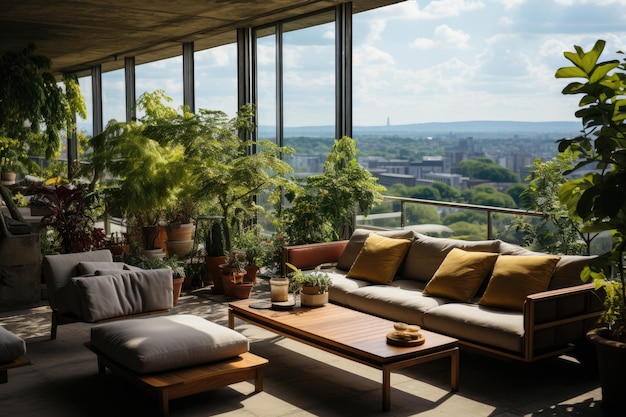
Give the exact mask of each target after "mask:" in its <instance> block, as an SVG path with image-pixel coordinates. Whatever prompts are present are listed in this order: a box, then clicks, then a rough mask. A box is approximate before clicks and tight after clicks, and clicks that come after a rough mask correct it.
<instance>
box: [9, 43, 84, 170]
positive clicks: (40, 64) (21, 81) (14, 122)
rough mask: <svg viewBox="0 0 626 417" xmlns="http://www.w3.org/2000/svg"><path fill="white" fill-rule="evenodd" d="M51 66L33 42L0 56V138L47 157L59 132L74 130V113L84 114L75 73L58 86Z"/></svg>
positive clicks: (55, 150) (53, 150)
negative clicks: (24, 146) (25, 146)
mask: <svg viewBox="0 0 626 417" xmlns="http://www.w3.org/2000/svg"><path fill="white" fill-rule="evenodd" d="M51 65H52V63H51V61H50V59H49V58H47V57H45V56H42V55H37V54H36V53H35V45H34V44H30V45H28V46H26V47H25V48H24V49H22V50H21V51H18V52H6V53H4V54H3V55H0V80H2V82H0V103H2V104H1V105H0V137H4V138H10V139H16V140H18V141H20V145H22V147H23V144H27V145H28V151H29V152H30V153H31V154H35V155H42V156H45V157H46V158H48V159H52V158H54V157H56V156H57V155H58V153H59V151H60V147H61V141H60V134H61V132H62V131H65V132H72V131H74V130H75V128H76V122H75V116H76V115H77V114H78V115H79V116H80V117H82V118H83V119H85V118H86V117H87V110H86V105H85V100H84V97H83V96H82V94H81V93H80V88H79V86H78V80H77V78H76V76H75V75H70V74H67V75H65V76H64V77H63V80H62V81H63V84H64V85H63V87H61V86H60V85H59V84H58V83H57V80H56V79H55V77H54V75H53V74H52V73H51V72H50V68H51ZM22 162H24V163H26V162H28V161H27V160H26V159H23V160H22Z"/></svg>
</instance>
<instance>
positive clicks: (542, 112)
mask: <svg viewBox="0 0 626 417" xmlns="http://www.w3.org/2000/svg"><path fill="white" fill-rule="evenodd" d="M353 22H354V23H353V101H354V114H353V124H354V125H355V126H373V125H385V124H387V123H390V124H392V125H400V124H411V123H427V122H451V121H470V120H511V121H576V120H577V119H576V118H575V117H574V112H575V111H576V110H577V108H578V99H579V97H577V96H563V95H562V94H561V90H562V89H563V87H565V85H567V83H568V82H570V81H568V80H563V79H556V78H555V77H554V74H555V72H556V70H557V69H558V68H559V67H563V66H568V65H569V61H567V60H566V59H565V58H564V57H563V52H564V51H573V50H574V45H580V46H581V47H583V49H585V50H589V49H590V48H591V47H592V46H593V44H594V43H595V41H596V40H597V39H604V40H606V42H607V43H606V48H605V52H604V54H603V56H602V57H601V59H602V60H609V59H622V56H621V55H618V54H616V52H617V51H618V50H620V49H624V50H625V51H626V0H408V1H404V2H401V3H399V4H395V5H392V6H388V7H385V8H381V9H376V10H373V11H369V12H365V13H360V14H356V15H354V17H353ZM284 45H285V67H284V74H285V87H284V89H285V125H286V126H310V125H332V124H333V123H334V76H333V67H334V25H332V24H327V25H322V26H320V27H315V28H310V29H307V30H302V31H295V32H286V34H285V42H284ZM181 67H182V59H181V58H180V57H177V58H172V59H170V60H166V61H162V62H158V63H152V64H147V65H143V66H138V68H137V81H136V84H137V90H138V95H139V94H141V92H142V91H153V90H154V89H156V88H162V89H164V90H165V92H166V94H167V95H168V96H170V97H172V98H173V102H172V105H173V106H174V107H177V106H179V105H180V104H182V87H183V86H182V69H181ZM195 71H196V82H197V91H196V107H197V108H207V109H218V110H223V111H225V112H226V113H227V114H229V115H234V112H235V110H236V79H235V78H234V76H235V71H236V48H235V46H234V45H227V46H224V47H220V48H216V49H212V50H207V51H202V52H197V53H196V57H195ZM273 74H274V49H273V42H272V41H271V39H266V40H262V41H261V42H260V43H259V79H260V81H261V82H260V85H259V96H260V98H261V100H262V101H260V103H267V104H266V105H260V107H259V109H258V111H259V117H260V120H261V123H262V124H273V122H274V119H275V118H274V107H273V102H272V101H273V94H274V93H273V88H274V85H273V82H272V79H273ZM81 85H82V86H84V87H89V82H88V80H87V82H81ZM103 87H104V99H105V102H104V104H103V108H104V120H105V122H106V121H107V120H109V119H111V118H117V119H120V120H121V119H123V117H124V110H123V109H124V100H123V95H122V94H123V91H124V89H123V73H122V72H121V71H117V72H115V73H111V74H104V75H103ZM83 93H84V94H85V97H86V98H87V102H88V103H90V94H89V91H88V88H84V89H83ZM89 106H90V104H89Z"/></svg>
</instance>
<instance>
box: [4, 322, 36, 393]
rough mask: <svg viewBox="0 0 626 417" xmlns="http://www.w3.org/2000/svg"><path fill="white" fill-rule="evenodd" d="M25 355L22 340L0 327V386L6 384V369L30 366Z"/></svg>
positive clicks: (7, 377) (24, 343) (24, 346)
mask: <svg viewBox="0 0 626 417" xmlns="http://www.w3.org/2000/svg"><path fill="white" fill-rule="evenodd" d="M25 354H26V342H24V339H22V338H21V337H19V336H17V335H15V334H13V333H11V332H10V331H8V330H7V329H5V328H4V327H2V326H0V384H4V383H6V382H8V380H9V376H8V372H7V370H8V369H11V368H16V367H18V366H23V365H29V364H30V361H29V360H28V359H27V358H26V357H25V356H24V355H25Z"/></svg>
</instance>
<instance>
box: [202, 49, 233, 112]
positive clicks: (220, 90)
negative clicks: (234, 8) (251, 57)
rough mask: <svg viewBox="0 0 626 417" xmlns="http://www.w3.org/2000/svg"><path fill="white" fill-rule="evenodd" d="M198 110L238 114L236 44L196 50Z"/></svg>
mask: <svg viewBox="0 0 626 417" xmlns="http://www.w3.org/2000/svg"><path fill="white" fill-rule="evenodd" d="M194 71H195V80H194V82H195V94H196V97H195V103H196V109H206V110H221V111H223V112H224V113H226V114H227V115H228V116H229V117H234V116H235V115H236V113H237V45H236V44H230V45H224V46H219V47H217V48H211V49H205V50H204V51H198V52H196V53H194Z"/></svg>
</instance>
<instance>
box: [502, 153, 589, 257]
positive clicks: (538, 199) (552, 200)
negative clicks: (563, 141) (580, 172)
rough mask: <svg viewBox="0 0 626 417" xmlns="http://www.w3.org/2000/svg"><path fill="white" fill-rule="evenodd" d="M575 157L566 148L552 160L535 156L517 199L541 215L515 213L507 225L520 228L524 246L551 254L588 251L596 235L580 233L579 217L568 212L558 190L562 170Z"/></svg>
mask: <svg viewBox="0 0 626 417" xmlns="http://www.w3.org/2000/svg"><path fill="white" fill-rule="evenodd" d="M577 157H578V155H576V154H575V153H573V152H572V151H570V150H567V151H564V152H561V153H559V154H558V155H557V156H556V157H555V158H553V159H551V160H548V161H543V160H541V158H537V159H535V161H534V162H533V166H534V170H533V171H532V172H531V173H530V175H529V176H528V177H527V178H526V180H527V181H528V186H527V187H526V188H525V189H524V191H523V192H522V193H521V194H520V203H521V204H522V205H523V206H524V207H526V208H529V209H532V210H535V211H538V212H541V213H543V214H544V216H543V217H542V218H540V219H538V220H537V219H530V220H528V219H527V218H526V216H516V217H515V219H514V221H513V222H511V224H510V225H508V226H507V229H514V230H516V231H521V232H522V234H523V244H524V245H525V246H529V247H530V248H531V249H535V250H541V251H544V252H548V253H554V254H564V255H579V254H582V253H586V254H587V255H588V254H589V252H590V244H591V241H592V240H593V237H592V236H595V235H591V236H590V235H588V234H584V233H582V232H581V228H582V227H583V225H582V223H581V219H580V217H579V216H577V215H575V214H572V213H569V212H568V208H567V206H566V205H565V204H563V203H561V201H560V200H559V190H560V189H561V186H562V185H563V184H564V183H565V182H566V179H565V177H564V176H563V171H566V170H569V169H571V168H573V165H572V164H573V163H574V161H575V160H576V159H577Z"/></svg>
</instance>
